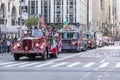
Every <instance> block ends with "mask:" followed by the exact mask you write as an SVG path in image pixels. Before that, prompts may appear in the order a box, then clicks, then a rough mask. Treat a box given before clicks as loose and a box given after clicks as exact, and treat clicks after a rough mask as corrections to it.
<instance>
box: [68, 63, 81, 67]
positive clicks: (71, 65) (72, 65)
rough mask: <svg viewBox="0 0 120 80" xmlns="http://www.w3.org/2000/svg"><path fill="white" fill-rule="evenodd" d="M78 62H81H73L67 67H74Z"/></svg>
mask: <svg viewBox="0 0 120 80" xmlns="http://www.w3.org/2000/svg"><path fill="white" fill-rule="evenodd" d="M78 64H80V62H75V63H73V64H70V65H68V66H67V67H70V68H71V67H74V66H76V65H78Z"/></svg>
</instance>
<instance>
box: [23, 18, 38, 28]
mask: <svg viewBox="0 0 120 80" xmlns="http://www.w3.org/2000/svg"><path fill="white" fill-rule="evenodd" d="M25 24H26V26H27V27H30V26H32V25H34V26H38V18H35V17H32V18H29V19H27V20H26V22H25Z"/></svg>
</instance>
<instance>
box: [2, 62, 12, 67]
mask: <svg viewBox="0 0 120 80" xmlns="http://www.w3.org/2000/svg"><path fill="white" fill-rule="evenodd" d="M12 63H14V62H3V63H0V66H1V65H7V64H12Z"/></svg>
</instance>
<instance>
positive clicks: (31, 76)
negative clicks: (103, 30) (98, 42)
mask: <svg viewBox="0 0 120 80" xmlns="http://www.w3.org/2000/svg"><path fill="white" fill-rule="evenodd" d="M119 74H120V46H119V43H118V42H116V43H115V45H113V46H105V47H102V48H97V49H93V50H88V51H85V52H80V53H61V54H60V55H59V57H58V58H56V59H49V60H46V61H41V59H40V58H37V59H34V60H30V59H28V58H26V57H23V58H21V60H20V61H14V59H13V56H12V55H11V54H5V53H4V54H0V80H120V76H119Z"/></svg>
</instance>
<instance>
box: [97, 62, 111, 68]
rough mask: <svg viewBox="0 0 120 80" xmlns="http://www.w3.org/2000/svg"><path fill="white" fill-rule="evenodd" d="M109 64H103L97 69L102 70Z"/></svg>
mask: <svg viewBox="0 0 120 80" xmlns="http://www.w3.org/2000/svg"><path fill="white" fill-rule="evenodd" d="M108 64H109V63H103V64H102V65H100V66H99V68H104V67H106V66H107V65H108Z"/></svg>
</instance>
